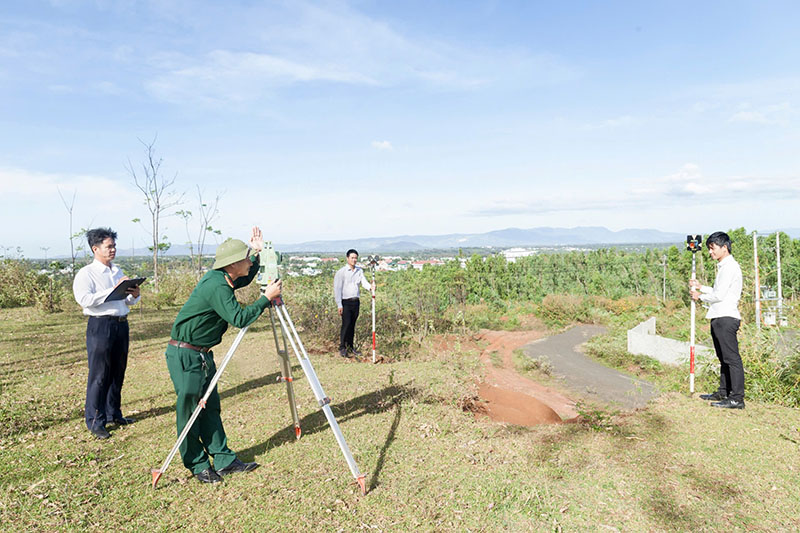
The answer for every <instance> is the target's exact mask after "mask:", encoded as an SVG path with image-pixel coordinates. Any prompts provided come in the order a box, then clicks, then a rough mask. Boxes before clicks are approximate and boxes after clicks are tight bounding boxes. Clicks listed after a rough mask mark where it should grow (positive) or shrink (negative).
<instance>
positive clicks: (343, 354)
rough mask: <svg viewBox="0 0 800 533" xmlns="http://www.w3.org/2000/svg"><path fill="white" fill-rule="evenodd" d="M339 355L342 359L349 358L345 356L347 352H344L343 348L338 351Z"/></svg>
mask: <svg viewBox="0 0 800 533" xmlns="http://www.w3.org/2000/svg"><path fill="white" fill-rule="evenodd" d="M339 355H341V356H342V357H350V356H349V355H347V350H345V349H344V348H340V349H339Z"/></svg>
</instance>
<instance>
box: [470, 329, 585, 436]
mask: <svg viewBox="0 0 800 533" xmlns="http://www.w3.org/2000/svg"><path fill="white" fill-rule="evenodd" d="M543 336H544V332H543V331H542V330H534V331H490V330H483V331H481V333H480V336H479V339H480V340H483V341H487V342H488V343H489V345H488V346H487V347H486V348H485V349H484V350H483V352H482V353H481V356H480V357H481V361H482V362H483V364H484V368H485V369H486V378H485V381H484V382H483V383H481V384H480V386H479V388H478V394H479V395H480V397H481V399H482V400H483V402H484V403H483V405H482V406H481V408H479V409H475V411H476V414H486V415H488V416H489V418H491V419H492V420H494V421H496V422H506V423H509V424H516V425H520V426H533V425H537V424H553V423H559V422H562V421H563V420H564V419H571V418H575V417H577V416H578V413H577V412H576V411H575V402H573V401H572V400H570V399H569V398H567V397H566V396H564V395H563V394H561V393H559V392H557V391H555V390H553V389H551V388H549V387H545V386H544V385H540V384H539V383H536V382H535V381H531V380H530V379H528V378H526V377H523V376H521V375H519V374H518V373H517V372H516V371H515V370H514V362H513V359H512V353H513V352H514V350H516V349H517V348H520V347H522V346H524V345H525V344H528V343H529V342H531V341H534V340H537V339H540V338H542V337H543ZM493 353H497V354H498V355H500V356H501V357H502V361H503V363H502V368H501V367H497V366H495V365H494V364H493V363H492V354H493Z"/></svg>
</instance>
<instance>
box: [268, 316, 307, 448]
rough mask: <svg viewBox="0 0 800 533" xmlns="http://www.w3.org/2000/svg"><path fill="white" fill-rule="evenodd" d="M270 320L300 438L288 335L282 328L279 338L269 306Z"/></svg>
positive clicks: (283, 379) (282, 374)
mask: <svg viewBox="0 0 800 533" xmlns="http://www.w3.org/2000/svg"><path fill="white" fill-rule="evenodd" d="M269 322H270V324H272V336H273V337H274V338H275V350H276V351H277V352H278V359H279V360H280V362H281V377H279V378H278V381H283V382H285V383H286V394H287V396H288V397H289V410H290V411H291V412H292V420H294V436H295V438H297V439H299V438H300V435H301V434H302V430H301V429H300V417H298V416H297V403H296V402H295V399H294V385H293V382H294V379H293V378H292V365H291V363H290V361H289V351H288V350H287V349H286V336H285V335H284V334H283V331H282V330H281V336H280V339H279V338H278V327H276V324H275V316H274V312H273V310H272V308H271V307H270V308H269ZM281 341H283V342H281Z"/></svg>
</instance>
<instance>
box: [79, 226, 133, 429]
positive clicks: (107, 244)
mask: <svg viewBox="0 0 800 533" xmlns="http://www.w3.org/2000/svg"><path fill="white" fill-rule="evenodd" d="M86 239H87V241H88V242H89V247H90V248H91V250H92V253H93V254H94V261H92V262H91V263H90V264H88V265H86V266H85V267H83V268H82V269H80V270H79V271H78V273H77V274H76V275H75V281H74V282H73V284H72V292H73V294H74V295H75V300H76V301H77V302H78V303H79V304H80V306H81V307H82V308H83V314H84V315H87V316H88V317H89V321H88V324H87V325H86V351H87V353H88V358H89V378H88V380H87V385H86V412H85V418H86V427H87V428H88V429H89V431H90V432H91V433H92V435H94V436H95V437H97V438H98V439H107V438H109V437H110V436H111V434H110V433H109V432H108V430H107V429H106V424H112V423H115V424H119V425H127V424H132V423H133V422H135V420H134V419H133V418H127V417H125V416H123V415H122V410H121V407H120V406H121V403H122V396H121V391H122V382H123V381H124V380H125V368H126V367H127V365H128V318H127V317H128V311H129V308H130V307H131V306H132V305H135V304H136V303H137V302H138V301H139V299H140V296H139V286H138V285H134V286H131V287H129V288H128V289H127V290H125V292H124V293H123V294H114V295H112V293H113V292H114V289H115V288H116V287H117V286H118V285H120V284H121V283H122V282H123V281H125V280H128V277H127V276H126V275H125V274H123V272H122V270H121V269H120V268H119V267H118V266H117V265H115V264H113V263H112V261H113V259H114V257H116V254H117V244H116V241H117V234H116V232H114V231H112V230H111V229H110V228H95V229H90V230H89V231H87V232H86ZM117 296H119V297H120V299H113V298H116V297H117Z"/></svg>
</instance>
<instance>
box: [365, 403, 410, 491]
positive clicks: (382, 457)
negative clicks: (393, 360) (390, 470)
mask: <svg viewBox="0 0 800 533" xmlns="http://www.w3.org/2000/svg"><path fill="white" fill-rule="evenodd" d="M402 409H403V404H402V403H401V402H400V401H398V402H397V409H395V413H394V420H392V427H390V428H389V434H388V435H387V436H386V442H384V443H383V447H382V448H381V452H380V454H378V462H377V463H375V471H374V472H373V473H372V476H371V477H370V481H369V487H367V492H372V491H373V490H374V489H375V487H377V486H378V485H379V484H380V482H379V481H378V478H379V477H380V475H381V471H382V470H383V463H385V462H386V452H387V451H389V447H390V446H391V445H392V443H393V442H394V438H395V434H396V433H397V427H398V426H399V425H400V414H401V412H402Z"/></svg>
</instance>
